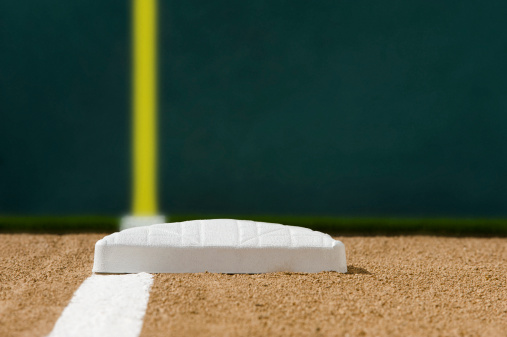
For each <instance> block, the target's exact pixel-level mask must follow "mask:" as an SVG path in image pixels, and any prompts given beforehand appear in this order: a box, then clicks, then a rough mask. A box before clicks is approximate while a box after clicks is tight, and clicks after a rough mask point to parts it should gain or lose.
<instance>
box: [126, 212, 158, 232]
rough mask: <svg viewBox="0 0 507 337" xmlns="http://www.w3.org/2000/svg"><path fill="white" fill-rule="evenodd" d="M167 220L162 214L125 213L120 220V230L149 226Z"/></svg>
mask: <svg viewBox="0 0 507 337" xmlns="http://www.w3.org/2000/svg"><path fill="white" fill-rule="evenodd" d="M166 221H167V219H166V217H165V216H164V215H149V216H139V215H127V216H124V217H123V218H121V222H120V230H121V231H122V230H124V229H128V228H133V227H142V226H151V225H156V224H160V223H165V222H166Z"/></svg>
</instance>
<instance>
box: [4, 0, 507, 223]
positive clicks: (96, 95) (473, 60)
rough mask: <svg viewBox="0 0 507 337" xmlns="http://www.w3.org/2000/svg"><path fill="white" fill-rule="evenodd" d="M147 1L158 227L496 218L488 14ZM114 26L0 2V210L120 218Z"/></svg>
mask: <svg viewBox="0 0 507 337" xmlns="http://www.w3.org/2000/svg"><path fill="white" fill-rule="evenodd" d="M159 7H160V13H159V16H160V120H159V121H160V123H159V129H160V180H161V183H160V197H161V208H162V210H163V211H164V212H165V213H189V212H217V213H224V212H232V213H236V214H237V213H249V214H253V213H280V214H286V213H294V214H329V215H347V216H377V215H378V216H384V215H389V216H391V215H397V216H421V215H425V216H506V215H507V208H506V205H507V189H506V187H507V175H506V173H507V135H506V134H507V66H506V59H507V43H506V36H507V23H506V17H507V4H506V3H505V1H500V0H495V1H488V2H480V1H470V0H464V1H427V0H425V1H423V0H412V1H406V0H405V1H393V0H387V1H336V0H333V1H317V2H311V1H295V0H293V1H278V0H270V1H257V0H254V1H205V0H188V1H181V0H171V1H163V0H160V4H159ZM129 21H130V4H129V2H128V1H105V2H104V1H103V2H98V1H97V2H91V1H83V0H76V1H71V2H69V1H63V0H44V1H34V0H31V1H24V2H23V1H15V0H2V1H1V2H0V114H1V116H0V117H1V118H0V213H3V214H54V213H57V214H59V213H65V214H85V213H93V214H99V213H104V214H108V213H109V214H120V213H123V212H126V211H127V210H128V207H129V203H130V196H129V193H130V192H129V191H130V168H129V163H130V157H129V156H130V154H129V151H130V138H129V137H130V85H131V83H130V37H129V35H130V26H129V25H130V24H129Z"/></svg>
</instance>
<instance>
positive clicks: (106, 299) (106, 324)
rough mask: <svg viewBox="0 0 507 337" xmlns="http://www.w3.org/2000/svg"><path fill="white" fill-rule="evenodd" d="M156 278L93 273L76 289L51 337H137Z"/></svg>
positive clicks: (151, 276) (138, 275) (143, 275)
mask: <svg viewBox="0 0 507 337" xmlns="http://www.w3.org/2000/svg"><path fill="white" fill-rule="evenodd" d="M152 284H153V275H151V274H147V273H139V274H126V275H100V274H93V275H92V276H90V277H89V278H87V279H86V280H85V281H84V282H83V284H81V286H80V287H79V288H78V290H76V292H75V293H74V296H73V297H72V299H71V301H70V303H69V305H68V306H67V307H66V308H65V309H64V310H63V312H62V315H61V316H60V318H59V319H58V321H57V322H56V324H55V326H54V328H53V331H51V333H50V334H49V336H48V337H60V336H75V337H88V336H90V337H92V336H93V337H101V336H108V337H114V336H119V337H137V336H139V334H140V333H141V329H142V327H143V319H144V314H145V312H146V308H147V306H148V300H149V298H150V288H151V285H152Z"/></svg>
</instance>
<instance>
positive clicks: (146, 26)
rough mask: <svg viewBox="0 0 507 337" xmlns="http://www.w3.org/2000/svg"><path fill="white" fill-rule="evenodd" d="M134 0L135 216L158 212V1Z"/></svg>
mask: <svg viewBox="0 0 507 337" xmlns="http://www.w3.org/2000/svg"><path fill="white" fill-rule="evenodd" d="M132 1H133V25H132V27H133V32H132V33H133V41H132V42H133V43H132V45H133V62H132V64H133V71H132V74H133V79H132V80H133V81H132V82H133V88H132V89H133V161H134V164H133V205H132V207H133V210H132V211H133V215H137V216H149V215H154V214H156V213H157V181H156V180H157V179H156V178H157V121H156V117H157V0H132Z"/></svg>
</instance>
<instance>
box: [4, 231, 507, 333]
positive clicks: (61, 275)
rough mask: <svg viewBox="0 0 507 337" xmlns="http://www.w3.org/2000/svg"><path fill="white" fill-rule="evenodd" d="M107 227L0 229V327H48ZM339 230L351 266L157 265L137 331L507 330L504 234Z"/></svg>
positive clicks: (14, 330)
mask: <svg viewBox="0 0 507 337" xmlns="http://www.w3.org/2000/svg"><path fill="white" fill-rule="evenodd" d="M103 236H104V235H103V234H78V235H62V236H58V235H27V234H21V235H0V336H44V335H46V334H47V333H49V332H50V331H51V329H52V327H53V325H54V323H55V322H56V320H57V319H58V317H59V315H60V314H61V312H62V310H63V309H64V308H65V306H66V305H67V304H68V301H69V300H70V298H71V297H72V294H73V292H74V291H75V290H76V289H77V288H78V287H79V285H80V284H81V283H82V281H83V280H84V279H85V278H86V277H88V276H90V275H91V268H92V264H93V246H94V244H95V242H96V241H97V240H98V239H100V238H102V237H103ZM338 239H339V240H341V241H342V242H343V243H344V244H345V247H346V250H347V259H348V261H347V262H348V265H349V273H347V274H339V273H334V272H324V273H319V274H297V273H272V274H260V275H225V274H211V273H201V274H159V275H156V276H155V282H154V285H153V288H152V291H151V296H150V302H149V304H148V310H147V312H146V317H145V322H144V326H143V330H142V333H141V336H145V337H146V336H282V335H283V336H308V335H311V336H347V335H348V336H407V335H411V336H507V333H506V331H507V277H506V275H507V239H505V238H445V237H429V236H400V237H339V238H338Z"/></svg>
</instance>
